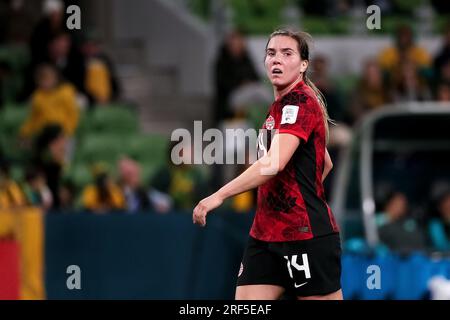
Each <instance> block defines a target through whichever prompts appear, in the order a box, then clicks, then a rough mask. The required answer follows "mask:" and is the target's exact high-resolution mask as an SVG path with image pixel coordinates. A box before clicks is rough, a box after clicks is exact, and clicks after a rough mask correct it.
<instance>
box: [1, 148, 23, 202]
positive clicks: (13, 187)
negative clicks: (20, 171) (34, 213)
mask: <svg viewBox="0 0 450 320" xmlns="http://www.w3.org/2000/svg"><path fill="white" fill-rule="evenodd" d="M24 205H26V199H25V195H24V194H23V192H22V190H21V188H20V187H19V185H18V184H17V183H16V182H15V181H14V180H13V179H11V175H10V163H9V161H8V160H7V159H5V158H4V157H3V155H2V154H0V209H1V210H9V209H14V208H17V207H21V206H24Z"/></svg>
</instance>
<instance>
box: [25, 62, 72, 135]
mask: <svg viewBox="0 0 450 320" xmlns="http://www.w3.org/2000/svg"><path fill="white" fill-rule="evenodd" d="M36 82H37V85H38V88H37V90H36V91H35V92H34V93H33V96H32V101H31V112H30V115H29V117H28V119H27V120H26V122H25V123H24V124H23V126H22V128H21V135H22V136H23V137H25V138H30V137H32V136H34V135H36V134H37V133H39V132H40V131H41V130H42V129H43V128H44V127H45V126H47V125H49V124H58V125H60V126H61V127H62V128H63V130H64V133H65V135H67V136H69V137H70V136H73V135H74V133H75V130H76V128H77V126H78V118H79V108H78V106H77V100H76V91H75V88H74V87H73V86H72V85H70V84H68V83H63V82H61V81H60V79H59V75H58V72H57V70H56V68H55V67H54V66H52V65H49V64H44V65H41V66H40V67H39V68H38V69H37V74H36Z"/></svg>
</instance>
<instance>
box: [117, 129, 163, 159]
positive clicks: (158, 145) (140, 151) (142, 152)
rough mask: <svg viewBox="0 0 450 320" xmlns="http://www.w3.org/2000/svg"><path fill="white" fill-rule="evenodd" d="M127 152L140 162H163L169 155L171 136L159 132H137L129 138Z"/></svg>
mask: <svg viewBox="0 0 450 320" xmlns="http://www.w3.org/2000/svg"><path fill="white" fill-rule="evenodd" d="M127 140H128V144H127V146H126V151H127V154H128V155H129V156H130V157H132V158H133V159H135V160H136V161H138V162H141V163H142V164H144V163H147V164H149V163H151V164H163V163H164V162H165V161H166V159H167V157H168V156H169V154H168V151H167V148H168V145H169V137H166V136H163V135H158V134H136V135H130V136H128V138H127Z"/></svg>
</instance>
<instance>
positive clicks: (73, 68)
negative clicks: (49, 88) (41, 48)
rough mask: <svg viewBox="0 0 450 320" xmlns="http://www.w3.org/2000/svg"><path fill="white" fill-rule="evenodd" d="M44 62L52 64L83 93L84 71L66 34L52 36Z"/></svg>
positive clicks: (80, 59)
mask: <svg viewBox="0 0 450 320" xmlns="http://www.w3.org/2000/svg"><path fill="white" fill-rule="evenodd" d="M47 50H48V51H47V54H48V55H47V57H46V59H45V60H44V62H47V63H52V64H54V65H55V66H56V67H57V68H58V70H59V72H60V73H61V75H62V76H63V77H64V79H65V80H66V81H69V82H70V83H72V84H73V85H74V86H75V87H76V88H77V89H78V91H79V92H82V93H84V92H85V88H84V81H85V76H86V69H85V65H84V59H83V56H82V54H81V52H80V51H79V50H78V49H77V48H76V47H75V46H74V44H73V39H72V37H71V36H70V34H69V33H68V32H60V33H57V34H56V35H54V36H53V38H52V39H51V41H50V43H49V45H48V49H47Z"/></svg>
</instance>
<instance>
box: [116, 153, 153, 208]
mask: <svg viewBox="0 0 450 320" xmlns="http://www.w3.org/2000/svg"><path fill="white" fill-rule="evenodd" d="M118 171H119V185H120V187H121V188H122V192H123V194H124V196H125V201H126V210H127V211H128V212H130V213H136V212H140V211H141V212H142V211H145V210H148V209H150V201H149V199H148V197H147V193H146V191H145V189H144V188H143V187H142V185H141V168H140V166H139V164H138V163H137V162H136V161H134V160H132V159H130V158H123V159H121V160H120V161H119V165H118Z"/></svg>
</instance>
